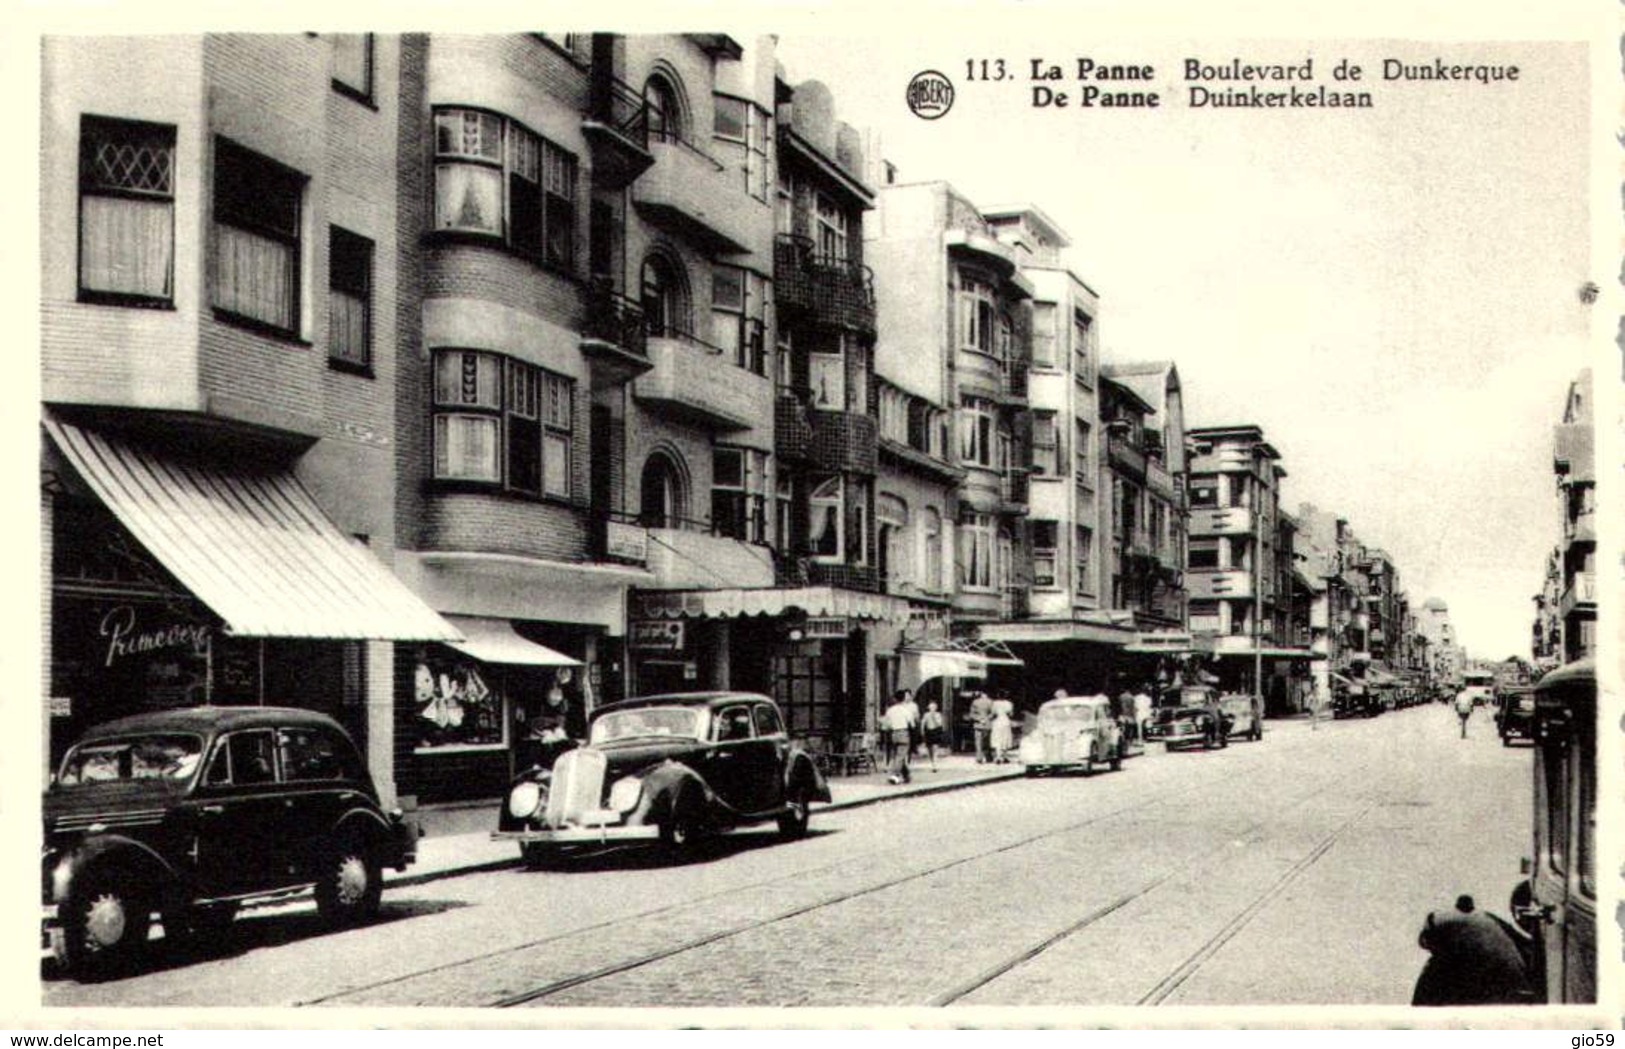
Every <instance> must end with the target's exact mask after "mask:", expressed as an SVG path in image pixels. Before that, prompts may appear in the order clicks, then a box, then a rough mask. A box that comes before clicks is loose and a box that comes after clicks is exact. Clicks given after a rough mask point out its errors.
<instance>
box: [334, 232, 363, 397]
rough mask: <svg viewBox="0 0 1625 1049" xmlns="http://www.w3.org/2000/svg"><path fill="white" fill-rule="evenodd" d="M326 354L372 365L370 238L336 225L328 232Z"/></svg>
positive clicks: (341, 360)
mask: <svg viewBox="0 0 1625 1049" xmlns="http://www.w3.org/2000/svg"><path fill="white" fill-rule="evenodd" d="M327 245H328V250H327V355H328V359H329V360H331V361H334V362H336V363H342V364H352V365H356V366H357V367H361V368H370V367H371V366H372V241H370V240H368V239H367V238H365V237H358V236H356V235H355V234H354V233H351V232H349V231H347V230H342V229H339V228H338V227H337V226H331V227H329V228H328V233H327Z"/></svg>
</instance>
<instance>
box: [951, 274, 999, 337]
mask: <svg viewBox="0 0 1625 1049" xmlns="http://www.w3.org/2000/svg"><path fill="white" fill-rule="evenodd" d="M994 302H995V297H994V293H993V287H992V285H990V284H986V283H983V282H982V281H979V280H973V279H970V278H966V277H961V278H960V282H959V293H958V311H957V312H958V317H959V323H958V326H959V347H960V349H963V350H971V351H973V352H975V353H985V354H988V355H990V356H991V355H992V354H993V353H994V352H995V351H996V349H997V347H996V346H995V341H996V336H995V332H996V331H997V330H998V310H997V309H996V308H995V306H994Z"/></svg>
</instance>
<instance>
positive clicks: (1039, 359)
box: [1033, 302, 1055, 368]
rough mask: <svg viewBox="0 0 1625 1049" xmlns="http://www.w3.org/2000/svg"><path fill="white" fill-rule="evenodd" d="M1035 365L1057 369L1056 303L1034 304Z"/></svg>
mask: <svg viewBox="0 0 1625 1049" xmlns="http://www.w3.org/2000/svg"><path fill="white" fill-rule="evenodd" d="M1033 365H1034V366H1035V367H1038V368H1053V367H1055V303H1053V302H1035V303H1033Z"/></svg>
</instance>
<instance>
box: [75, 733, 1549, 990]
mask: <svg viewBox="0 0 1625 1049" xmlns="http://www.w3.org/2000/svg"><path fill="white" fill-rule="evenodd" d="M1473 729H1474V731H1473V732H1472V734H1471V735H1470V738H1469V739H1468V740H1466V741H1462V740H1459V739H1457V738H1456V727H1455V721H1454V718H1453V717H1452V716H1451V715H1450V714H1449V713H1448V711H1447V710H1446V709H1445V708H1443V707H1438V706H1433V707H1423V708H1419V709H1415V710H1410V711H1403V712H1399V713H1394V714H1390V715H1387V716H1385V717H1382V718H1378V719H1376V720H1373V721H1364V720H1361V721H1344V722H1336V723H1323V724H1321V725H1320V726H1319V727H1318V728H1315V729H1311V727H1310V725H1309V724H1307V723H1306V722H1302V721H1297V722H1288V723H1285V724H1272V725H1271V726H1270V730H1269V731H1268V732H1266V735H1265V738H1264V740H1263V741H1262V742H1261V743H1235V744H1232V745H1231V747H1230V748H1229V749H1228V750H1225V751H1216V752H1211V753H1209V752H1199V753H1186V754H1167V753H1164V752H1163V751H1162V749H1161V748H1160V747H1153V748H1152V749H1151V752H1150V753H1148V754H1147V755H1146V756H1145V757H1143V758H1136V759H1132V760H1130V761H1129V762H1127V763H1125V766H1124V768H1123V770H1122V771H1121V772H1118V773H1097V774H1096V775H1094V776H1092V777H1082V776H1074V777H1055V778H1049V777H1046V778H1041V779H1025V780H1012V781H1005V782H999V783H991V784H986V785H983V786H978V787H974V788H970V789H966V790H961V791H957V792H953V793H948V794H938V795H931V796H924V797H919V798H910V799H897V800H892V801H887V802H885V803H882V804H877V805H870V806H867V807H863V808H859V809H853V810H849V811H840V812H829V813H823V814H819V813H815V815H814V821H813V828H814V833H813V835H812V836H810V837H809V838H808V839H806V840H805V841H802V842H797V843H793V844H781V843H779V842H778V841H777V840H776V838H775V836H774V835H772V834H770V833H747V834H739V835H734V836H730V837H726V838H721V839H716V840H714V841H711V842H708V843H707V844H706V845H705V846H704V848H703V849H702V851H701V853H700V855H699V856H698V857H697V858H696V859H695V861H694V862H692V863H688V864H685V865H681V866H668V865H665V864H664V863H662V862H661V861H659V860H658V859H657V858H656V857H655V856H654V855H653V854H652V853H651V852H650V851H649V850H618V851H613V852H607V853H605V854H602V855H599V856H595V857H586V858H583V859H579V860H577V861H575V862H574V863H572V864H569V865H567V866H565V867H563V868H561V869H558V870H548V871H536V872H531V871H526V870H524V869H522V868H519V867H512V868H507V869H500V870H487V871H483V872H480V873H473V874H467V875H462V876H453V877H446V878H442V879H437V880H431V881H427V882H423V883H418V884H411V883H409V884H406V885H402V886H400V887H398V888H393V889H391V890H390V891H389V892H387V893H386V895H385V904H384V908H385V918H386V920H385V921H383V922H381V923H379V924H377V925H374V926H371V927H368V928H363V929H357V930H352V931H349V932H343V933H334V934H329V935H320V934H318V933H317V929H318V926H316V925H315V924H314V921H313V915H312V914H311V913H310V907H309V906H308V905H307V904H300V903H295V904H289V905H284V906H282V907H279V908H274V909H267V910H263V911H257V912H254V913H252V914H250V915H248V916H245V917H244V918H242V919H241V920H239V922H238V923H237V924H236V925H235V926H234V927H233V929H232V930H231V931H230V933H229V934H228V940H227V942H225V943H224V944H221V945H219V946H218V948H216V949H213V950H211V951H209V952H208V953H207V954H206V955H205V956H203V957H181V956H176V955H170V956H164V955H163V954H162V952H160V958H159V960H158V961H157V962H156V963H155V964H154V965H153V966H151V967H149V968H148V969H147V970H146V971H144V972H142V973H140V974H137V975H133V976H130V977H128V978H126V979H123V980H118V981H114V982H110V983H104V984H97V985H81V984H77V983H72V982H67V981H59V980H54V979H50V980H48V982H47V983H46V986H45V996H44V997H45V1004H47V1005H51V1006H57V1005H61V1006H68V1005H74V1006H78V1005H90V1004H143V1005H175V1006H180V1005H196V1004H206V1003H214V1002H232V1003H235V1004H244V1005H295V1004H321V1005H328V1006H488V1005H494V1004H511V1005H528V1006H533V1007H539V1008H559V1007H575V1006H855V1005H883V1006H921V1005H933V1004H950V1003H963V1004H971V1005H1123V1006H1133V1005H1142V1004H1144V1005H1155V1004H1168V1005H1180V1004H1284V1003H1333V1002H1335V1003H1374V1004H1396V1005H1397V1004H1404V1003H1406V1002H1408V1001H1409V995H1410V988H1411V984H1412V982H1413V981H1414V979H1415V977H1416V974H1417V972H1418V971H1419V969H1420V967H1421V964H1422V962H1423V960H1424V955H1423V953H1422V952H1421V951H1420V950H1419V949H1418V948H1417V947H1416V942H1415V941H1416V931H1417V928H1418V927H1419V923H1420V921H1421V919H1422V917H1423V915H1424V914H1425V913H1426V912H1427V911H1428V910H1429V909H1431V908H1434V907H1437V906H1441V905H1443V904H1446V903H1448V902H1449V901H1450V900H1452V899H1454V897H1455V896H1456V895H1457V894H1458V893H1461V892H1470V893H1472V894H1473V895H1474V896H1476V897H1477V898H1478V899H1479V900H1480V901H1481V904H1482V906H1485V907H1488V908H1491V909H1495V910H1498V911H1500V910H1504V908H1505V899H1506V895H1507V893H1508V891H1509V890H1510V889H1511V887H1512V885H1513V884H1514V882H1515V881H1516V880H1517V870H1518V858H1519V855H1520V849H1521V848H1522V847H1523V844H1522V843H1523V842H1524V841H1525V835H1526V833H1527V831H1526V828H1527V821H1528V815H1527V812H1528V805H1529V801H1528V796H1529V793H1528V792H1529V787H1528V783H1527V779H1526V777H1527V776H1528V767H1529V756H1528V752H1527V751H1526V750H1522V749H1503V748H1502V747H1501V746H1500V744H1499V741H1498V740H1497V739H1496V737H1495V735H1494V733H1493V726H1492V725H1490V723H1489V722H1488V720H1487V718H1485V719H1481V720H1480V721H1479V722H1478V723H1476V724H1475V725H1474V726H1473Z"/></svg>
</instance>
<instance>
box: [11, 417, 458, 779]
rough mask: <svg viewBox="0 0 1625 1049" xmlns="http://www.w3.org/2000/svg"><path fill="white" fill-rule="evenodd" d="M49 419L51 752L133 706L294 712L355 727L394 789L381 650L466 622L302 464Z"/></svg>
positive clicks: (441, 636)
mask: <svg viewBox="0 0 1625 1049" xmlns="http://www.w3.org/2000/svg"><path fill="white" fill-rule="evenodd" d="M45 429H46V432H47V434H48V435H49V437H50V441H49V442H48V443H47V445H46V447H45V449H44V454H45V458H44V461H43V463H42V489H43V491H42V510H43V513H44V516H45V522H44V527H43V530H42V533H43V536H44V538H45V541H46V547H47V549H46V553H47V556H48V557H49V572H48V581H47V588H46V593H45V595H44V601H43V604H44V609H43V611H44V620H45V622H46V623H48V624H49V631H48V637H47V639H46V652H45V661H46V666H47V667H48V668H49V681H48V687H49V693H48V695H47V697H46V704H45V706H46V709H45V712H44V719H45V728H46V740H47V746H46V754H45V755H44V757H45V759H46V761H47V762H48V763H54V761H55V759H56V758H57V757H59V756H60V755H61V753H62V752H63V751H64V750H65V749H66V747H67V746H68V745H69V744H70V743H71V742H72V741H73V740H74V739H75V738H76V737H77V736H78V735H79V734H80V733H82V732H83V731H84V730H85V729H86V728H88V727H89V726H91V725H94V724H97V723H100V722H103V721H107V720H111V719H113V718H116V717H121V716H124V715H127V714H133V713H138V712H142V711H149V710H161V709H167V708H173V707H183V706H199V705H203V704H215V705H231V704H255V705H288V706H298V707H304V708H307V709H312V710H318V711H321V712H323V713H327V714H330V715H332V716H333V717H335V718H337V719H338V720H339V721H340V722H341V723H343V724H344V725H345V726H346V728H347V729H349V731H350V732H351V734H352V735H353V736H354V737H355V739H356V741H357V743H358V745H360V746H361V747H362V749H363V752H364V753H366V754H367V755H368V763H369V766H370V767H371V769H372V772H373V775H374V777H375V779H377V780H378V781H379V787H380V789H381V790H383V791H385V793H386V794H388V793H389V792H390V791H391V789H392V785H393V768H392V766H391V763H390V754H391V749H392V734H393V733H392V729H393V726H392V724H391V720H390V718H389V717H388V716H387V710H388V707H387V696H388V694H389V690H390V686H391V680H390V671H389V658H388V646H386V645H380V644H375V643H374V642H378V641H443V642H451V641H461V640H462V635H461V634H459V633H458V631H457V630H456V628H455V627H453V626H452V625H451V624H450V623H448V622H446V620H444V619H442V618H441V617H440V616H438V615H436V614H435V613H434V611H433V610H431V609H430V608H428V607H427V606H426V605H424V604H423V602H421V601H420V600H418V599H417V598H416V597H415V596H413V595H412V593H411V592H410V591H408V590H407V589H406V588H405V587H404V586H402V585H401V583H400V582H399V581H398V580H396V579H395V578H394V576H393V575H391V573H390V571H389V569H387V568H386V567H385V566H384V565H383V564H382V563H381V562H380V561H378V560H377V559H376V558H375V557H374V556H373V555H372V554H371V553H370V552H369V551H368V550H367V548H366V547H365V546H364V545H362V544H360V543H358V542H356V541H354V540H352V539H350V538H349V537H348V536H346V535H345V534H344V533H343V532H341V531H340V530H339V529H338V528H337V527H336V526H335V525H334V524H333V522H332V521H331V520H330V519H329V518H328V517H327V516H326V515H325V513H324V512H323V511H322V510H321V508H320V507H319V506H318V504H317V503H316V501H315V499H314V498H313V497H312V496H311V495H310V493H309V492H308V491H307V490H306V489H305V488H304V486H303V485H302V484H301V483H300V482H299V480H298V479H297V478H296V477H295V476H294V474H293V473H292V470H291V468H289V467H288V466H286V465H275V464H270V463H262V462H255V461H252V460H248V459H246V458H245V459H241V460H235V461H233V462H231V463H225V462H220V461H216V460H214V459H212V458H211V457H210V456H208V455H207V454H202V453H197V452H183V451H178V450H175V449H170V448H164V449H160V448H157V447H154V446H152V445H151V444H149V443H144V442H142V441H140V440H138V439H136V438H133V437H127V436H121V435H115V434H112V433H107V432H102V431H99V430H96V429H92V428H87V427H82V426H77V425H73V424H70V423H67V422H64V421H62V420H61V419H58V418H55V417H48V418H47V419H46V422H45ZM48 767H49V766H48Z"/></svg>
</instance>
